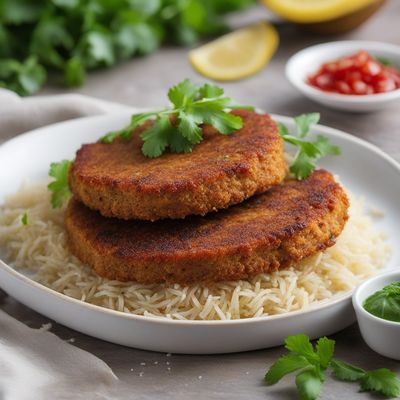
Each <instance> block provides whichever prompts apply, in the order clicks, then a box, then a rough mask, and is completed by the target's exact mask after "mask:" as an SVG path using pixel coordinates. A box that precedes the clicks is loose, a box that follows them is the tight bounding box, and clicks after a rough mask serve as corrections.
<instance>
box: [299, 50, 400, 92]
mask: <svg viewBox="0 0 400 400" xmlns="http://www.w3.org/2000/svg"><path fill="white" fill-rule="evenodd" d="M307 82H308V83H309V84H310V85H312V86H314V87H316V88H318V89H321V90H324V91H325V92H335V93H341V94H355V95H363V94H374V93H385V92H390V91H392V90H395V89H399V88H400V71H399V70H398V69H397V68H394V67H392V66H389V65H384V64H383V63H381V62H379V61H378V60H377V59H375V58H374V57H372V56H371V55H370V54H369V53H367V52H366V51H365V50H360V51H359V52H358V53H356V54H352V55H350V56H346V57H343V58H340V59H339V60H335V61H331V62H327V63H325V64H322V65H321V66H320V67H319V69H318V71H317V72H316V73H315V74H313V75H310V76H308V78H307Z"/></svg>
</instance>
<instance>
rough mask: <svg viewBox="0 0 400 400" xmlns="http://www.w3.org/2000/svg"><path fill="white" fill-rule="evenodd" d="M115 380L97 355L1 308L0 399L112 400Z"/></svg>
mask: <svg viewBox="0 0 400 400" xmlns="http://www.w3.org/2000/svg"><path fill="white" fill-rule="evenodd" d="M116 381H117V377H116V376H115V375H114V373H113V372H112V370H111V369H110V367H109V366H108V365H107V364H106V363H105V362H103V361H102V360H100V359H99V358H97V357H95V356H94V355H92V354H90V353H88V352H86V351H84V350H81V349H79V348H77V347H75V346H72V345H70V344H68V343H66V342H64V341H63V340H61V339H60V338H59V337H57V336H56V335H54V334H53V333H50V332H47V331H42V330H40V329H32V328H29V327H27V326H26V325H24V324H22V323H21V322H19V321H17V320H16V319H14V318H12V317H10V316H9V315H8V314H6V313H5V312H3V311H1V310H0V399H2V400H55V399H57V400H64V399H74V400H79V399H85V400H87V399H90V400H92V399H93V400H103V399H112V398H114V397H113V396H112V394H111V392H112V387H113V384H114V383H115V382H116Z"/></svg>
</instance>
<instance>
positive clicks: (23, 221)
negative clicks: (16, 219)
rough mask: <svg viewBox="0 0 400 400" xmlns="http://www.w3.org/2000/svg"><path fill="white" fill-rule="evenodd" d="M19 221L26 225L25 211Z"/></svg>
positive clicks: (26, 216) (26, 215)
mask: <svg viewBox="0 0 400 400" xmlns="http://www.w3.org/2000/svg"><path fill="white" fill-rule="evenodd" d="M21 223H22V225H25V226H26V225H28V214H27V213H26V212H24V214H23V215H22V217H21Z"/></svg>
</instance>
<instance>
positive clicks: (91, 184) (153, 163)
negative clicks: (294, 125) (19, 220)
mask: <svg viewBox="0 0 400 400" xmlns="http://www.w3.org/2000/svg"><path fill="white" fill-rule="evenodd" d="M235 114H237V115H240V116H241V117H242V118H243V122H244V126H243V128H242V129H240V130H238V131H237V132H235V133H233V134H232V135H220V134H218V133H217V132H216V130H215V129H214V128H212V127H211V126H205V127H204V128H203V137H204V140H203V141H202V142H201V143H200V144H198V145H196V146H195V147H194V148H193V152H192V153H187V154H176V153H166V154H163V155H162V156H161V157H158V158H153V159H151V158H146V157H145V156H144V155H143V154H142V153H141V146H142V141H141V139H140V138H139V133H140V131H141V130H143V127H140V128H139V130H138V131H137V132H135V133H134V134H133V135H132V138H131V139H130V140H129V141H128V142H126V141H123V140H120V139H117V140H115V141H114V142H113V143H111V144H104V143H99V142H98V143H93V144H86V145H83V146H82V148H81V149H80V150H79V151H78V152H77V155H76V159H75V161H74V162H73V164H72V166H71V169H70V173H69V185H70V187H71V190H72V192H73V193H74V195H75V197H76V198H77V199H78V200H80V201H81V202H82V203H84V204H85V205H86V206H88V207H90V208H92V209H95V210H99V211H100V213H101V214H102V215H104V216H106V217H116V218H121V219H142V220H151V221H154V220H157V219H162V218H183V217H186V216H187V215H191V214H196V215H205V214H207V213H208V212H210V211H215V210H218V209H223V208H226V207H228V206H230V205H233V204H237V203H240V202H242V201H243V200H245V199H247V198H249V197H251V196H252V195H254V194H257V193H262V192H264V191H265V190H267V189H268V188H270V187H271V186H273V185H277V184H279V183H280V182H281V181H282V180H283V179H284V177H285V174H286V171H287V167H286V163H285V160H284V155H283V153H284V149H283V147H284V145H283V141H282V139H281V137H280V136H279V134H278V131H277V126H276V124H275V122H274V121H273V120H272V119H271V118H270V117H269V116H268V115H260V114H256V113H254V112H251V111H246V110H239V111H235Z"/></svg>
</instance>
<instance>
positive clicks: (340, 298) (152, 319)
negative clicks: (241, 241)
mask: <svg viewBox="0 0 400 400" xmlns="http://www.w3.org/2000/svg"><path fill="white" fill-rule="evenodd" d="M132 110H135V111H136V110H140V109H132ZM131 114H132V111H124V112H118V113H109V114H102V115H94V116H89V117H81V118H74V119H70V120H66V121H61V122H57V123H55V124H50V125H47V126H44V127H40V128H37V129H34V130H31V131H28V132H25V133H23V134H20V135H18V136H16V137H14V138H12V139H10V140H7V141H6V142H4V143H2V144H1V145H0V151H3V150H4V148H5V147H7V146H8V145H13V144H15V142H18V141H21V140H22V141H23V140H24V139H25V138H27V137H30V136H35V135H37V134H38V133H42V132H44V133H46V131H48V130H52V129H55V128H58V127H59V126H64V125H71V124H78V125H79V124H80V123H81V122H87V121H91V120H101V119H109V118H118V117H120V118H122V117H123V116H130V115H131ZM269 115H271V117H272V118H273V119H275V120H276V121H278V122H283V123H293V117H289V116H285V115H280V114H273V113H271V114H269ZM321 128H322V130H323V131H324V132H323V133H327V134H328V135H331V136H333V137H339V138H342V139H345V140H348V141H349V142H353V143H355V144H356V145H358V146H361V147H363V148H367V149H369V150H370V151H372V152H373V153H375V154H377V155H378V156H380V158H381V159H383V160H384V161H385V162H386V163H387V164H389V165H390V166H391V167H392V168H394V169H395V170H396V171H397V173H398V174H399V175H400V163H399V162H397V161H396V160H395V159H394V158H393V157H391V156H390V155H389V154H387V153H385V152H384V151H383V150H381V149H380V148H379V147H377V146H376V145H374V144H372V143H370V142H368V141H366V140H363V139H360V138H358V137H356V136H353V135H351V134H349V133H346V132H344V131H342V130H340V129H336V128H331V127H328V126H325V125H322V124H317V125H315V126H314V127H313V130H317V129H321ZM0 267H1V268H2V269H5V271H6V272H8V273H9V274H10V275H12V276H13V277H14V278H16V279H18V280H20V281H22V282H23V283H24V284H26V285H30V286H33V288H34V289H35V290H41V291H45V292H47V294H48V295H50V296H55V297H58V298H59V299H60V300H63V301H67V302H70V303H72V304H74V305H77V306H81V307H85V308H87V309H89V310H93V311H94V312H97V313H105V314H108V315H110V316H115V317H122V318H125V319H128V320H134V321H140V322H149V323H154V324H167V325H189V326H194V325H201V326H206V325H211V326H226V325H229V326H233V325H241V324H257V323H264V322H267V321H276V320H282V319H287V318H292V317H298V316H300V315H305V314H311V313H313V312H318V311H322V310H325V309H329V308H331V307H335V306H336V305H337V304H338V303H340V302H344V301H346V300H350V299H351V297H352V295H353V293H354V292H355V290H356V289H357V288H354V289H353V290H350V291H348V292H345V293H341V294H338V295H334V298H333V299H332V300H329V299H328V300H322V301H321V304H319V305H318V304H316V305H314V306H311V307H310V308H309V309H306V310H296V311H290V312H288V313H285V314H276V315H267V316H259V317H251V318H243V319H231V320H178V319H169V318H167V317H157V316H145V315H136V314H130V313H125V312H123V311H118V310H112V309H109V308H106V307H102V306H98V305H95V304H91V303H87V302H85V301H82V300H78V299H75V298H73V297H70V296H67V295H66V294H63V293H60V292H57V291H56V290H54V289H51V288H49V287H47V286H45V285H43V284H41V283H39V282H37V281H34V280H33V279H31V278H29V277H28V276H26V275H24V274H23V273H22V272H19V271H17V270H16V269H14V268H13V267H11V266H10V265H8V264H7V263H6V262H5V261H3V260H2V259H0ZM389 270H390V269H386V270H385V271H379V272H378V273H377V274H376V275H375V276H377V275H379V274H380V273H382V272H384V273H386V272H388V271H389ZM3 290H5V291H6V292H7V290H6V289H3ZM7 293H8V292H7ZM10 296H11V297H13V296H12V295H10Z"/></svg>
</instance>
